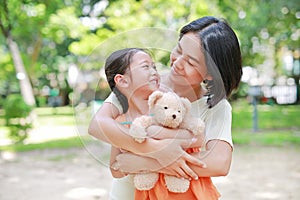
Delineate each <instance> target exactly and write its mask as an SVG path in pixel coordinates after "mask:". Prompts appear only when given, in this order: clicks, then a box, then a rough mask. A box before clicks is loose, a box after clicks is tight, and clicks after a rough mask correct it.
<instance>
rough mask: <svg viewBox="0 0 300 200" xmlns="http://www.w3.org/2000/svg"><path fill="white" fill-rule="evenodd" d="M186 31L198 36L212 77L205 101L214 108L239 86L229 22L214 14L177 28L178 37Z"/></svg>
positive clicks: (237, 59)
mask: <svg viewBox="0 0 300 200" xmlns="http://www.w3.org/2000/svg"><path fill="white" fill-rule="evenodd" d="M189 32H194V33H196V34H197V35H198V36H199V38H200V42H201V47H202V49H201V50H202V52H203V54H204V56H205V61H206V66H207V70H208V73H209V74H210V75H211V76H212V79H213V80H212V81H208V86H207V87H208V88H209V90H210V91H209V92H210V95H212V96H211V97H210V98H208V102H207V103H208V105H209V106H210V107H213V106H214V105H216V104H217V103H218V102H219V101H220V100H222V99H223V98H226V97H229V96H230V95H231V93H232V91H233V90H234V89H237V88H238V86H239V83H240V80H241V77H242V56H241V50H240V45H239V42H238V39H237V36H236V35H235V33H234V31H233V30H232V28H231V27H230V26H229V25H228V23H227V22H226V21H225V20H222V19H218V18H215V17H210V16H208V17H203V18H200V19H197V20H195V21H192V22H191V23H189V24H187V25H186V26H184V27H183V28H182V29H181V30H180V37H179V40H180V39H181V38H182V37H183V35H184V34H186V33H189Z"/></svg>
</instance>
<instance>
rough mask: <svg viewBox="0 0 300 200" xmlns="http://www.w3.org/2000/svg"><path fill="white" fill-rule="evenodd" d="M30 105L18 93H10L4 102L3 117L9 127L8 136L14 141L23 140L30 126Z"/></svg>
mask: <svg viewBox="0 0 300 200" xmlns="http://www.w3.org/2000/svg"><path fill="white" fill-rule="evenodd" d="M31 111H32V107H31V106H29V105H27V104H26V103H25V101H24V100H23V97H22V96H21V95H20V94H11V95H9V96H8V97H7V100H6V101H5V103H4V113H5V114H4V118H5V123H6V126H8V127H9V130H10V133H9V138H10V139H11V140H12V141H14V142H15V143H19V142H23V141H24V140H25V139H26V138H27V137H28V131H29V129H30V128H32V124H33V121H32V118H31V116H30V113H31Z"/></svg>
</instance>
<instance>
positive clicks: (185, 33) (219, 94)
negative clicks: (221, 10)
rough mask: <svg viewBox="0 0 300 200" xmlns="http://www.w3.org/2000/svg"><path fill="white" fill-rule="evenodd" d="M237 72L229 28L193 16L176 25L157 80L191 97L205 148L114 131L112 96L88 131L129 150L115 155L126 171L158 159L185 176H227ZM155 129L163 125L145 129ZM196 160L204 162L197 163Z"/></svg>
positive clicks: (237, 52)
mask: <svg viewBox="0 0 300 200" xmlns="http://www.w3.org/2000/svg"><path fill="white" fill-rule="evenodd" d="M241 76H242V64H241V52H240V47H239V43H238V40H237V37H236V35H235V33H234V32H233V30H232V29H231V27H230V26H229V25H228V24H227V23H226V22H224V21H223V20H220V19H217V18H215V17H203V18H200V19H197V20H195V21H193V22H191V23H189V24H188V25H186V26H184V27H183V28H182V29H181V31H180V37H179V41H178V44H177V46H176V47H175V48H174V50H173V51H172V53H171V71H170V73H168V74H166V75H165V76H162V78H161V80H162V84H164V85H165V86H166V87H169V88H171V89H172V90H173V91H174V92H176V93H177V94H179V95H180V96H182V97H186V98H188V99H189V100H190V101H191V102H192V106H193V109H192V110H193V112H194V113H193V114H194V115H197V116H201V117H202V119H203V120H204V122H205V125H206V129H205V134H206V139H205V151H201V152H200V153H195V154H192V155H190V154H187V153H186V152H185V151H184V148H187V147H189V146H190V144H191V143H195V142H194V140H193V139H192V138H191V139H177V140H176V139H162V140H156V139H153V138H148V139H147V142H146V143H143V144H138V143H136V142H134V141H133V140H132V138H131V137H130V136H129V135H128V130H126V129H122V130H120V128H119V126H118V123H117V122H115V121H114V119H115V118H116V116H117V115H119V113H120V111H121V109H118V108H117V107H116V106H114V105H117V103H116V101H115V100H114V99H113V97H112V98H111V99H110V100H109V101H110V102H111V103H109V102H107V103H105V104H104V105H103V106H102V107H101V108H100V109H99V111H98V112H97V113H96V115H95V117H94V118H93V120H92V122H91V124H90V127H89V133H90V134H91V135H93V136H94V137H96V138H98V139H100V140H103V141H106V142H109V143H111V144H112V145H114V146H116V147H118V148H122V149H126V150H128V151H130V152H134V154H135V155H133V154H128V153H126V154H122V155H120V156H118V157H117V161H118V163H119V164H120V167H121V169H123V171H126V172H138V170H139V167H141V166H145V163H147V166H148V167H149V170H151V169H152V168H153V167H154V166H157V164H159V165H160V166H161V167H164V168H166V167H167V169H168V170H169V172H170V173H173V174H174V175H177V176H181V177H185V178H187V177H188V176H191V177H193V178H195V179H196V178H197V177H198V176H199V177H212V176H224V175H227V173H228V172H229V169H230V164H231V157H232V148H233V144H232V139H231V106H230V104H229V102H228V101H227V98H228V97H229V96H230V95H231V93H232V92H233V91H234V90H235V89H236V88H237V87H238V85H239V82H240V79H241ZM201 84H202V85H203V86H204V87H202V86H201ZM112 103H113V104H114V105H113V104H112ZM158 131H162V132H163V131H165V130H162V129H161V128H159V127H151V128H150V129H149V132H152V133H154V132H158ZM150 135H151V133H150ZM156 135H157V134H156ZM194 145H195V144H194ZM136 155H139V156H142V157H139V156H136ZM133 157H134V159H138V158H139V159H140V162H136V163H137V165H129V164H128V162H127V161H128V159H129V158H130V159H131V158H133ZM198 159H201V161H203V162H204V163H206V166H207V167H206V168H203V167H202V165H201V162H199V160H198ZM139 164H140V165H139ZM197 164H198V165H197Z"/></svg>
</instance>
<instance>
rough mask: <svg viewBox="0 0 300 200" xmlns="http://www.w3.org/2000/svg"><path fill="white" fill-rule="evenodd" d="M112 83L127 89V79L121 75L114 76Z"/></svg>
mask: <svg viewBox="0 0 300 200" xmlns="http://www.w3.org/2000/svg"><path fill="white" fill-rule="evenodd" d="M114 81H115V83H116V85H118V86H119V87H128V84H129V81H128V77H127V76H125V75H122V74H117V75H115V78H114Z"/></svg>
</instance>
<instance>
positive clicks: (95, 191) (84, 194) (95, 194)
mask: <svg viewBox="0 0 300 200" xmlns="http://www.w3.org/2000/svg"><path fill="white" fill-rule="evenodd" d="M64 196H65V197H66V198H68V199H85V200H89V199H93V200H95V199H107V198H108V191H107V190H105V189H103V188H85V187H78V188H72V189H71V190H69V191H67V192H66V193H65V195H64Z"/></svg>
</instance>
